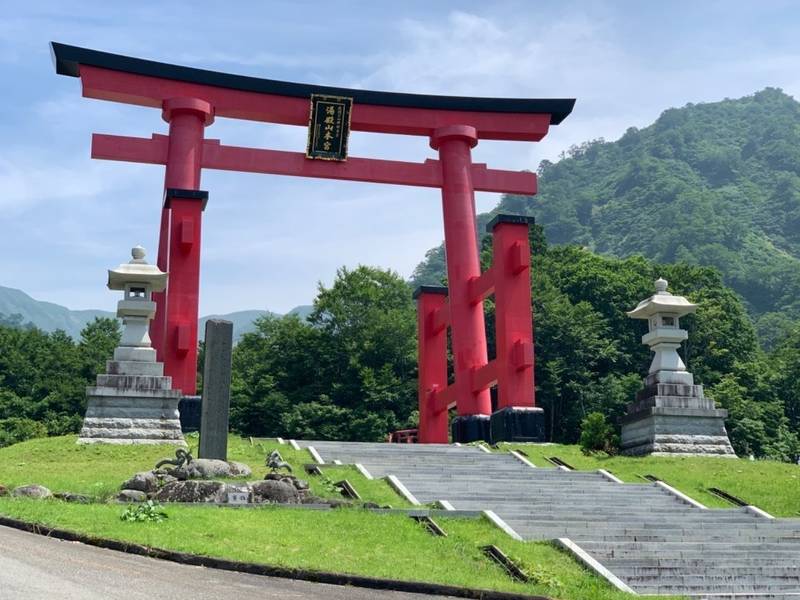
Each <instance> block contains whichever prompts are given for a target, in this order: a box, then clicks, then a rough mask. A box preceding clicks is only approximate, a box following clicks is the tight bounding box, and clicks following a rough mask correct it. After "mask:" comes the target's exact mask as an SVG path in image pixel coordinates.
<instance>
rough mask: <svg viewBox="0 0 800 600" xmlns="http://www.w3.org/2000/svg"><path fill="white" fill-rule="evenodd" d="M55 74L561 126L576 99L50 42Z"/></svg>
mask: <svg viewBox="0 0 800 600" xmlns="http://www.w3.org/2000/svg"><path fill="white" fill-rule="evenodd" d="M50 46H51V51H52V55H53V62H54V63H55V67H56V73H58V74H59V75H69V76H70V77H80V65H91V66H93V67H100V68H103V69H111V70H113V71H123V72H125V73H133V74H135V75H146V76H149V77H161V78H164V79H175V80H177V81H185V82H188V83H197V84H201V85H211V86H215V87H222V88H230V89H234V90H243V91H247V92H256V93H261V94H275V95H279V96H294V97H299V98H309V97H310V96H311V94H328V95H331V96H349V97H351V98H353V101H354V102H355V103H357V104H374V105H379V106H396V107H400V108H430V109H436V110H463V111H476V112H497V113H536V114H549V115H550V123H551V124H553V125H558V124H559V123H561V121H563V120H564V119H565V118H566V117H567V116H568V115H569V114H570V113H571V112H572V107H573V106H574V105H575V99H574V98H558V99H556V98H543V99H526V98H470V97H467V96H429V95H425V94H404V93H396V92H377V91H371V90H357V89H349V88H337V87H330V86H323V85H311V84H307V83H291V82H288V81H276V80H274V79H260V78H258V77H248V76H245V75H232V74H230V73H220V72H219V71H208V70H206V69H195V68H192V67H182V66H179V65H171V64H168V63H161V62H156V61H152V60H144V59H141V58H133V57H131V56H122V55H120V54H111V53H109V52H100V51H98V50H90V49H88V48H79V47H78V46H69V45H67V44H60V43H58V42H50Z"/></svg>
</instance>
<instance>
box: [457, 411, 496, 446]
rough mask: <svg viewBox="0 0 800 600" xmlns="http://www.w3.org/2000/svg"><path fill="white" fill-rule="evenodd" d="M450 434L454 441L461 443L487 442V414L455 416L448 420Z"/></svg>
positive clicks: (488, 437)
mask: <svg viewBox="0 0 800 600" xmlns="http://www.w3.org/2000/svg"><path fill="white" fill-rule="evenodd" d="M450 434H451V435H452V437H453V441H454V442H459V443H461V444H468V443H470V442H480V441H484V442H488V441H489V439H490V432H489V415H465V416H460V417H456V418H454V419H453V420H452V421H451V422H450Z"/></svg>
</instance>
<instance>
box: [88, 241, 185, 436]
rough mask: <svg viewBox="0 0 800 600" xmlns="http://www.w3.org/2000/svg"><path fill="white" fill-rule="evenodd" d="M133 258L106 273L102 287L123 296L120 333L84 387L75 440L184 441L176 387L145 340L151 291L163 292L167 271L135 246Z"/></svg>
mask: <svg viewBox="0 0 800 600" xmlns="http://www.w3.org/2000/svg"><path fill="white" fill-rule="evenodd" d="M131 254H132V256H133V259H132V260H131V261H130V262H129V263H125V264H122V265H120V266H119V267H118V268H117V269H114V270H109V272H108V288H109V289H111V290H120V291H123V292H124V293H125V296H124V298H123V299H122V300H120V301H119V303H118V304H117V316H118V317H119V318H121V319H122V323H123V333H122V339H121V340H120V344H119V346H118V347H117V348H116V349H115V350H114V358H113V360H110V361H108V362H107V363H106V372H105V373H104V374H102V375H98V376H97V385H95V386H90V387H88V388H87V389H86V396H87V399H88V403H87V407H86V416H85V417H84V419H83V428H82V429H81V432H80V436H79V437H78V443H79V444H95V443H106V444H177V445H181V446H185V445H186V442H185V441H184V439H183V434H182V433H181V424H180V419H179V414H178V401H179V400H180V398H181V391H180V390H173V389H172V378H171V377H164V365H163V364H162V363H159V362H156V351H155V350H154V349H153V348H152V347H151V344H150V334H149V329H150V320H151V319H152V318H153V317H154V316H155V311H156V304H155V302H153V300H152V293H153V292H160V291H163V290H164V288H165V287H166V284H167V274H166V273H163V272H161V271H160V270H159V269H158V267H156V266H155V265H150V264H148V263H147V261H146V260H145V258H144V257H145V252H144V249H143V248H142V247H141V246H136V247H135V248H133V250H132V251H131Z"/></svg>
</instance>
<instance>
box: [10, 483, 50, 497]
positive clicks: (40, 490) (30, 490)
mask: <svg viewBox="0 0 800 600" xmlns="http://www.w3.org/2000/svg"><path fill="white" fill-rule="evenodd" d="M11 495H12V496H14V497H17V498H50V497H51V496H52V495H53V494H52V492H51V491H50V490H48V489H47V488H46V487H44V486H43V485H36V484H33V485H21V486H19V487H16V488H14V491H12V492H11Z"/></svg>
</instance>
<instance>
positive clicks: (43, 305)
mask: <svg viewBox="0 0 800 600" xmlns="http://www.w3.org/2000/svg"><path fill="white" fill-rule="evenodd" d="M310 312H311V307H310V306H308V305H300V306H296V307H295V308H293V309H292V310H291V311H289V314H296V315H298V316H299V317H300V318H301V319H305V318H306V317H307V316H308V315H309V313H310ZM266 314H271V315H274V316H280V315H279V314H278V313H274V312H271V311H267V310H243V311H237V312H233V313H229V314H225V315H208V316H205V317H201V318H200V321H199V334H200V339H203V337H204V335H205V324H206V321H207V320H208V319H212V318H213V319H225V320H227V321H231V322H232V323H233V337H234V339H238V338H239V337H241V336H242V335H243V334H245V333H248V332H250V331H254V330H255V327H254V326H253V322H254V321H255V320H256V319H257V318H258V317H261V316H263V315H266ZM0 315H1V316H6V317H11V316H12V315H20V316H21V317H22V322H23V323H32V324H33V325H34V326H36V327H37V328H39V329H41V330H43V331H55V330H57V329H61V330H63V331H65V332H66V333H67V334H68V335H69V336H70V337H72V338H74V339H78V338H80V335H81V330H82V329H83V328H84V327H86V325H87V324H89V323H91V322H92V321H94V319H95V318H97V317H108V318H114V316H115V314H114V313H112V312H109V311H105V310H91V309H89V310H70V309H69V308H66V307H65V306H61V305H59V304H55V303H53V302H44V301H42V300H36V299H34V298H31V297H30V296H29V295H28V294H26V293H25V292H23V291H22V290H18V289H14V288H9V287H3V286H0Z"/></svg>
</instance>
